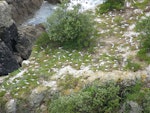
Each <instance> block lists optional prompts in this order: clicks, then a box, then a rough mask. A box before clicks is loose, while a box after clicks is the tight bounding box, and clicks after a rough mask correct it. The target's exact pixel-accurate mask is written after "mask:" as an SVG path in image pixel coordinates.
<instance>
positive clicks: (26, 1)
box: [6, 0, 43, 25]
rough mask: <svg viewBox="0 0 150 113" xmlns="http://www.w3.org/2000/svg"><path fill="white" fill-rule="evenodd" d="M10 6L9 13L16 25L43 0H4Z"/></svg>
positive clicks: (32, 12)
mask: <svg viewBox="0 0 150 113" xmlns="http://www.w3.org/2000/svg"><path fill="white" fill-rule="evenodd" d="M6 1H7V3H8V4H9V5H10V7H11V9H12V10H11V15H12V18H13V20H14V21H15V22H16V24H17V25H19V24H21V23H22V22H24V21H25V20H26V19H28V18H29V17H30V16H32V15H33V14H34V12H35V11H36V10H37V9H39V8H40V6H41V4H42V3H43V0H6Z"/></svg>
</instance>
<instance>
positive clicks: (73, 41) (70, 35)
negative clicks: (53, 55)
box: [39, 3, 96, 49]
mask: <svg viewBox="0 0 150 113" xmlns="http://www.w3.org/2000/svg"><path fill="white" fill-rule="evenodd" d="M67 8H68V6H67V4H66V3H63V4H61V5H60V7H59V8H57V9H56V10H55V11H54V13H53V14H52V15H51V16H50V17H49V18H48V19H47V22H46V23H45V27H46V33H44V34H43V35H42V36H41V38H42V39H39V40H40V41H42V42H41V43H40V45H41V46H43V44H44V45H45V43H48V44H51V43H55V44H56V45H60V46H63V47H66V48H76V49H80V48H83V47H89V46H90V44H91V43H92V40H93V38H95V36H96V28H95V27H96V26H95V22H94V19H93V18H92V16H91V15H90V13H89V12H88V13H86V12H85V13H82V12H80V11H79V10H80V5H77V6H74V7H73V9H71V10H68V9H67ZM43 41H44V42H43Z"/></svg>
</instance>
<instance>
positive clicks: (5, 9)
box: [0, 1, 13, 31]
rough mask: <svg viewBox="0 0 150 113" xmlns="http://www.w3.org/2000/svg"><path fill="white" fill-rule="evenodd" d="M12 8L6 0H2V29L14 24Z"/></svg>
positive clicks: (0, 23)
mask: <svg viewBox="0 0 150 113" xmlns="http://www.w3.org/2000/svg"><path fill="white" fill-rule="evenodd" d="M10 13H11V9H10V7H9V5H8V4H7V2H6V1H0V29H1V28H2V27H4V26H5V27H9V26H10V25H12V23H13V20H12V18H11V15H10ZM0 31H1V30H0Z"/></svg>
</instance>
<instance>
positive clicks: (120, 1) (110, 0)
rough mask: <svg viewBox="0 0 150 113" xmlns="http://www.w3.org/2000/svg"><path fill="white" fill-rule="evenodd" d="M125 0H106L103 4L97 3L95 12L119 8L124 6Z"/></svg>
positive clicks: (99, 12) (101, 12) (105, 11)
mask: <svg viewBox="0 0 150 113" xmlns="http://www.w3.org/2000/svg"><path fill="white" fill-rule="evenodd" d="M124 3H125V0H106V1H105V2H104V3H103V4H101V5H99V6H98V7H97V9H96V12H97V14H103V13H107V12H108V11H112V10H114V9H116V10H121V9H123V7H124Z"/></svg>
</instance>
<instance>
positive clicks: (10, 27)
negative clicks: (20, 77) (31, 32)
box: [0, 1, 19, 75]
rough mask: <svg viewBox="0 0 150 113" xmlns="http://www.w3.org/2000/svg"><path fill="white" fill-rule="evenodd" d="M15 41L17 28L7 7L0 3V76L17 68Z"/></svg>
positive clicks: (5, 4) (2, 2)
mask: <svg viewBox="0 0 150 113" xmlns="http://www.w3.org/2000/svg"><path fill="white" fill-rule="evenodd" d="M17 39H18V33H17V28H16V26H15V24H13V20H12V19H11V16H10V8H9V5H8V4H7V3H6V2H5V1H0V75H5V74H8V73H9V72H12V71H13V70H15V69H17V68H18V67H19V65H18V63H17V61H16V59H15V55H14V52H15V51H16V49H15V45H16V41H17Z"/></svg>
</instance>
